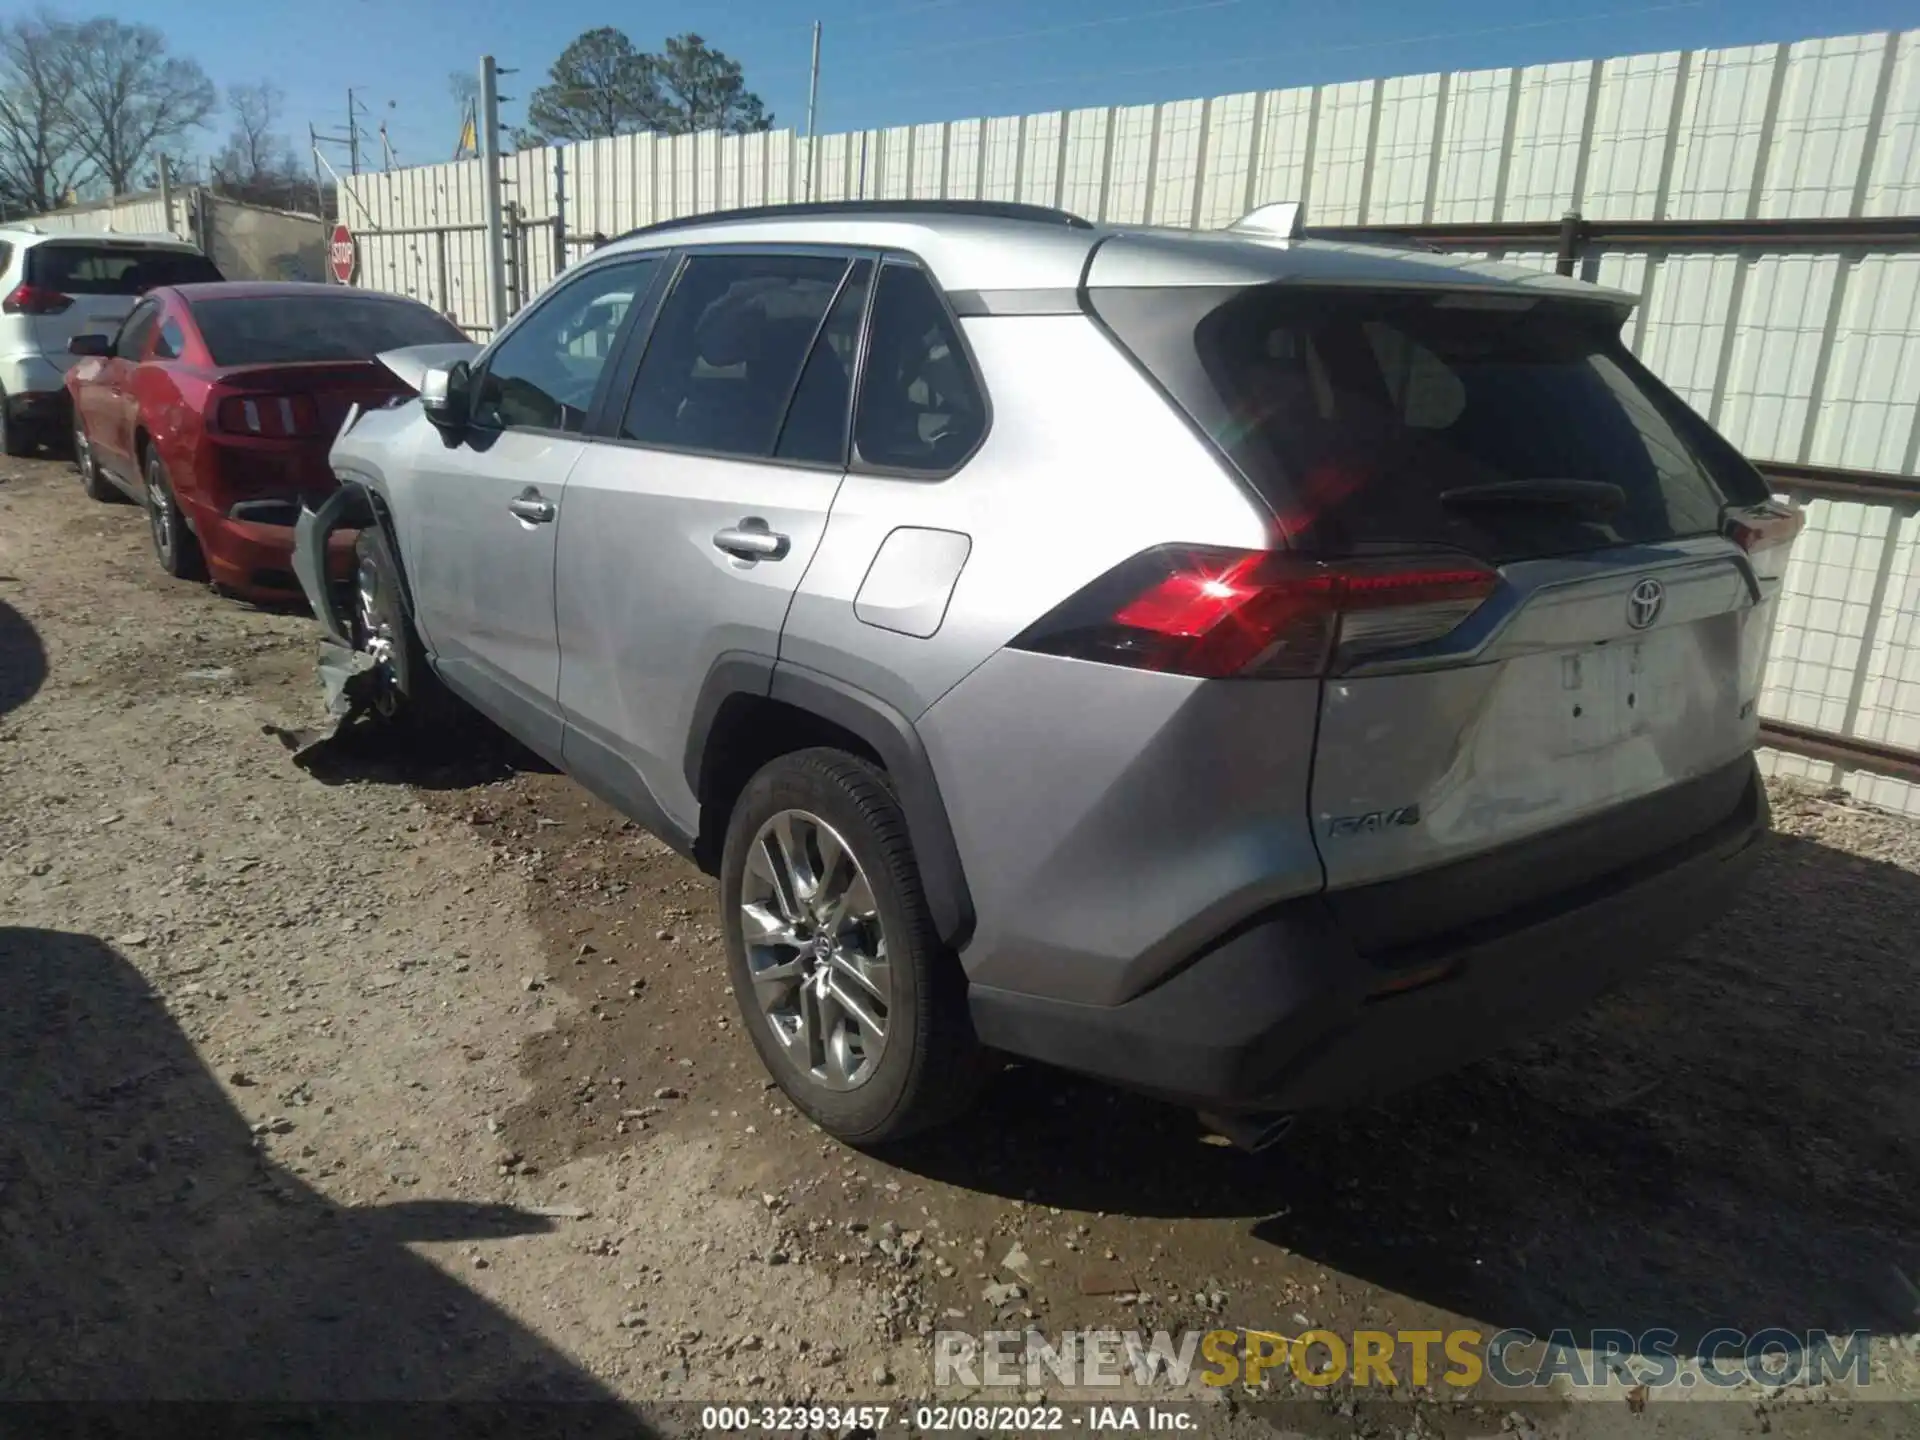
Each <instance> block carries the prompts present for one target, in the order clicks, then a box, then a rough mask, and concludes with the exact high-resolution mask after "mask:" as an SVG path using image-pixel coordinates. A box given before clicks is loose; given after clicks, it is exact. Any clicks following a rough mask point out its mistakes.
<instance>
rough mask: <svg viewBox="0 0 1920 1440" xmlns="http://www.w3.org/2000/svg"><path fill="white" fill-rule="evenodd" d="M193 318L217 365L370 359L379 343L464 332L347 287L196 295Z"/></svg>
mask: <svg viewBox="0 0 1920 1440" xmlns="http://www.w3.org/2000/svg"><path fill="white" fill-rule="evenodd" d="M193 318H194V319H195V320H196V321H198V322H199V325H200V338H201V339H202V340H204V341H206V343H207V352H208V354H209V355H211V356H212V357H213V363H214V364H216V365H287V364H298V363H299V362H301V361H305V360H371V359H372V358H373V357H374V356H376V355H378V354H379V353H380V352H381V351H382V350H404V349H406V348H407V347H408V346H410V345H445V344H447V343H448V342H450V341H455V340H464V339H466V338H467V337H466V334H465V333H464V332H463V331H462V330H461V329H460V328H459V327H458V326H456V325H454V324H453V323H452V322H451V321H449V320H446V319H444V318H442V317H441V316H439V315H436V314H434V313H433V311H431V310H429V309H427V307H426V306H424V305H415V304H413V303H412V302H410V301H405V300H383V299H379V298H376V297H374V296H371V295H365V294H360V293H356V292H353V291H347V290H335V291H333V292H332V293H330V294H315V295H271V296H269V295H259V296H254V297H251V298H246V297H235V298H233V299H231V300H196V301H194V302H193Z"/></svg>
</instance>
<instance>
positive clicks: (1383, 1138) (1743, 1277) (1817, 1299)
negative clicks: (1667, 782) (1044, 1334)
mask: <svg viewBox="0 0 1920 1440" xmlns="http://www.w3.org/2000/svg"><path fill="white" fill-rule="evenodd" d="M1916 934H1920V877H1916V876H1915V875H1913V874H1912V873H1910V872H1908V871H1906V870H1904V869H1901V868H1899V867H1896V866H1892V865H1887V864H1881V863H1878V862H1874V861H1870V860H1863V859H1860V858H1858V857H1856V856H1852V855H1848V854H1844V853H1841V852H1838V851H1834V850H1831V849H1828V848H1826V847H1823V846H1820V845H1815V844H1811V843H1809V842H1806V841H1803V840H1799V839H1796V838H1792V837H1788V836H1776V837H1774V838H1773V839H1772V840H1771V841H1770V843H1769V850H1768V853H1767V854H1766V856H1765V857H1764V860H1763V862H1762V865H1761V867H1760V872H1759V874H1758V875H1757V876H1756V878H1755V880H1754V883H1753V884H1752V886H1751V888H1750V889H1749V891H1748V892H1747V898H1746V899H1745V900H1744V902H1743V904H1742V906H1741V908H1740V909H1739V910H1738V911H1737V912H1736V913H1735V914H1733V915H1732V916H1730V917H1729V918H1728V919H1727V920H1726V921H1724V922H1722V923H1721V924H1720V925H1719V926H1718V927H1716V929H1715V930H1714V931H1713V932H1711V933H1710V934H1709V935H1708V936H1707V937H1705V938H1703V939H1702V940H1701V941H1700V942H1698V943H1697V944H1696V945H1694V946H1693V947H1691V949H1690V951H1689V952H1688V955H1687V956H1685V957H1682V958H1678V959H1675V960H1673V961H1670V962H1667V963H1666V964H1664V965H1662V966H1661V967H1659V968H1657V969H1656V970H1654V971H1653V972H1651V973H1650V974H1649V975H1647V976H1646V977H1645V979H1644V980H1643V981H1641V982H1640V983H1638V984H1636V985H1634V986H1632V987H1631V988H1630V989H1629V990H1627V991H1625V992H1622V993H1621V994H1618V995H1616V996H1614V997H1612V998H1611V999H1610V1000H1609V1001H1608V1002H1606V1003H1605V1004H1604V1005H1603V1006H1602V1007H1601V1008H1600V1009H1599V1010H1598V1011H1596V1012H1595V1013H1594V1014H1593V1015H1592V1016H1590V1017H1589V1018H1587V1019H1586V1020H1584V1021H1582V1022H1580V1023H1578V1024H1576V1025H1575V1026H1573V1027H1572V1028H1570V1029H1567V1030H1565V1031H1563V1032H1560V1033H1557V1034H1554V1035H1552V1036H1550V1037H1547V1038H1543V1039H1540V1040H1537V1041H1535V1042H1533V1043H1532V1044H1530V1045H1527V1046H1523V1047H1522V1048H1521V1049H1520V1050H1519V1051H1517V1052H1515V1053H1514V1054H1512V1055H1510V1056H1507V1057H1503V1058H1501V1059H1499V1060H1497V1061H1493V1062H1488V1063H1484V1064H1481V1065H1478V1066H1475V1067H1473V1068H1472V1069H1470V1070H1467V1071H1465V1072H1462V1073H1461V1074H1459V1075H1456V1076H1453V1077H1450V1078H1447V1079H1443V1080H1440V1081H1437V1082H1434V1083H1431V1084H1429V1085H1426V1086H1424V1087H1422V1088H1420V1089H1417V1090H1415V1091H1413V1092H1410V1093H1408V1094H1407V1095H1405V1096H1403V1097H1401V1098H1399V1099H1398V1100H1396V1101H1394V1102H1392V1103H1390V1104H1387V1105H1385V1106H1382V1107H1379V1108H1375V1109H1371V1110H1364V1111H1355V1112H1350V1113H1343V1114H1328V1115H1321V1116H1311V1117H1308V1118H1307V1119H1305V1120H1304V1121H1303V1122H1302V1124H1301V1126H1300V1128H1299V1129H1298V1130H1297V1131H1296V1132H1295V1135H1294V1137H1293V1138H1292V1139H1290V1140H1289V1141H1288V1142H1287V1143H1286V1144H1285V1145H1283V1146H1282V1147H1281V1148H1279V1149H1277V1150H1274V1151H1269V1152H1267V1153H1266V1154H1264V1155H1261V1156H1246V1155H1242V1154H1239V1153H1237V1152H1232V1151H1225V1150H1219V1149H1214V1148H1212V1147H1208V1146H1202V1145H1199V1144H1197V1143H1196V1139H1197V1130H1196V1125H1195V1122H1194V1120H1193V1118H1192V1117H1191V1116H1189V1115H1187V1114H1185V1113H1184V1112H1181V1111H1177V1110H1173V1109H1171V1108H1168V1107H1165V1106H1161V1105H1157V1104H1154V1103H1151V1102H1148V1101H1144V1100H1138V1099H1135V1098H1132V1097H1128V1096H1122V1095H1118V1094H1114V1093H1112V1092H1109V1091H1106V1090H1104V1089H1102V1088H1100V1087H1097V1086H1093V1085H1089V1084H1084V1083H1082V1082H1079V1081H1077V1080H1074V1079H1071V1078H1068V1077H1064V1076H1059V1075H1054V1074H1051V1073H1048V1072H1045V1071H1042V1070H1037V1069H1020V1070H1015V1071H1012V1072H1010V1073H1009V1074H1008V1075H1007V1076H1005V1077H1004V1078H1003V1080H1002V1081H1001V1082H1000V1084H999V1085H998V1086H997V1087H996V1089H995V1092H994V1093H993V1094H991V1095H989V1096H988V1097H987V1101H986V1105H985V1107H984V1109H983V1113H982V1114H981V1116H980V1117H979V1118H978V1119H977V1120H976V1121H974V1122H973V1123H966V1122H963V1123H962V1124H960V1125H958V1126H955V1127H953V1128H951V1129H949V1130H946V1131H942V1132H940V1133H939V1134H938V1135H936V1136H932V1137H929V1138H928V1139H926V1140H925V1141H923V1142H920V1143H919V1144H917V1145H916V1146H913V1147H911V1148H908V1149H906V1150H903V1151H902V1152H900V1153H897V1154H890V1155H889V1157H888V1158H889V1159H890V1160H893V1161H895V1162H897V1163H899V1164H901V1165H902V1166H904V1167H905V1168H907V1169H910V1170H914V1171H917V1172H919V1173H922V1174H926V1175H929V1176H934V1177H937V1178H939V1179H941V1180H943V1181H947V1182H950V1183H952V1184H955V1185H960V1186H964V1187H967V1188H970V1189H978V1190H986V1191H989V1192H992V1193H997V1194H1002V1195H1006V1196H1009V1197H1021V1198H1025V1199H1027V1200H1029V1201H1035V1202H1038V1203H1041V1204H1047V1205H1058V1206H1061V1207H1070V1208H1075V1209H1083V1210H1092V1211H1106V1212H1108V1213H1113V1214H1120V1215H1132V1216H1166V1217H1180V1216H1216V1217H1236V1218H1251V1219H1253V1220H1254V1221H1255V1223H1254V1225H1253V1226H1252V1235H1253V1236H1254V1237H1256V1239H1257V1240H1260V1241H1264V1242H1267V1243H1268V1244H1271V1245H1275V1246H1286V1247H1288V1248H1290V1249H1291V1250H1293V1251H1294V1252H1296V1253H1298V1254H1299V1255H1301V1256H1303V1257H1305V1258H1307V1259H1309V1260H1311V1261H1315V1262H1318V1263H1321V1264H1324V1265H1327V1266H1331V1267H1334V1268H1336V1269H1338V1270H1340V1271H1343V1272H1345V1273H1347V1274H1349V1275H1352V1276H1355V1277H1357V1278H1359V1279H1362V1280H1366V1281H1369V1282H1372V1283H1373V1284H1375V1285H1378V1286H1380V1287H1383V1288H1384V1289H1386V1290H1388V1291H1397V1292H1401V1293H1404V1294H1407V1295H1409V1296H1410V1297H1412V1298H1414V1299H1416V1300H1420V1301H1424V1302H1427V1303H1429V1304H1433V1305H1437V1306H1440V1307H1443V1308H1445V1309H1447V1310H1450V1311H1453V1312H1456V1313H1458V1314H1461V1315H1464V1316H1466V1317H1468V1318H1470V1319H1472V1320H1474V1321H1476V1322H1478V1323H1481V1324H1483V1325H1485V1326H1486V1327H1487V1328H1488V1329H1490V1330H1491V1329H1498V1328H1501V1327H1504V1326H1523V1327H1526V1328H1528V1329H1530V1330H1533V1331H1534V1332H1536V1333H1538V1334H1547V1333H1549V1332H1551V1331H1552V1330H1554V1329H1556V1328H1561V1327H1571V1328H1574V1329H1576V1330H1586V1329H1590V1328H1595V1327H1615V1328H1619V1329H1625V1330H1628V1331H1630V1332H1632V1333H1634V1334H1636V1335H1638V1334H1641V1333H1643V1332H1644V1331H1646V1330H1648V1329H1650V1328H1654V1327H1666V1328H1671V1329H1673V1330H1675V1331H1677V1332H1679V1334H1680V1336H1681V1343H1682V1344H1683V1345H1686V1344H1693V1343H1696V1342H1697V1341H1698V1339H1699V1337H1700V1336H1701V1335H1702V1334H1703V1333H1704V1332H1705V1331H1707V1330H1709V1329H1711V1328H1713V1327H1715V1326H1718V1325H1730V1326H1734V1327H1737V1328H1740V1329H1744V1330H1747V1331H1749V1332H1751V1331H1755V1330H1759V1329H1761V1328H1764V1327H1767V1326H1784V1327H1786V1328H1788V1329H1790V1330H1795V1331H1803V1330H1806V1329H1809V1328H1816V1327H1817V1328H1824V1329H1827V1330H1829V1331H1836V1332H1837V1331H1847V1330H1852V1329H1854V1328H1856V1327H1857V1328H1863V1329H1870V1330H1894V1331H1898V1332H1900V1333H1906V1332H1910V1331H1913V1330H1915V1329H1920V1317H1916V1316H1915V1315H1914V1314H1913V1313H1912V1304H1913V1301H1912V1299H1911V1296H1910V1293H1909V1292H1908V1291H1907V1290H1906V1288H1905V1287H1904V1286H1903V1285H1902V1283H1901V1282H1900V1280H1899V1278H1898V1276H1897V1275H1896V1274H1895V1273H1894V1272H1895V1270H1896V1268H1897V1269H1899V1270H1903V1271H1904V1272H1905V1273H1906V1274H1907V1275H1914V1274H1916V1273H1920V1269H1917V1266H1920V1191H1916V1189H1915V1187H1914V1186H1913V1184H1912V1177H1913V1176H1914V1175H1915V1174H1916V1173H1920V1143H1917V1139H1916V1137H1917V1136H1920V1066H1916V1063H1915V1058H1914V1057H1915V1056H1916V1055H1917V1054H1920V987H1916V986H1915V984H1914V983H1913V967H1912V960H1911V957H1912V954H1913V946H1914V942H1913V938H1912V937H1913V936H1914V935H1916ZM1541 963H1542V964H1551V963H1553V957H1552V956H1549V955H1543V956H1542V957H1541ZM1249 1253H1257V1250H1255V1251H1249Z"/></svg>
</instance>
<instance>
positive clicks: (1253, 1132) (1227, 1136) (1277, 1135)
mask: <svg viewBox="0 0 1920 1440" xmlns="http://www.w3.org/2000/svg"><path fill="white" fill-rule="evenodd" d="M1198 1113H1199V1116H1200V1123H1201V1124H1202V1125H1204V1126H1206V1127H1207V1129H1209V1130H1211V1131H1212V1132H1213V1133H1214V1134H1215V1135H1218V1136H1220V1137H1221V1138H1222V1139H1224V1140H1226V1141H1227V1142H1228V1143H1229V1144H1230V1145H1232V1146H1233V1148H1234V1149H1236V1150H1243V1151H1245V1152H1246V1153H1247V1154H1249V1155H1258V1154H1259V1153H1260V1152H1261V1151H1262V1150H1270V1149H1272V1148H1273V1147H1274V1146H1275V1145H1278V1144H1279V1143H1280V1142H1281V1141H1282V1140H1284V1139H1286V1138H1287V1132H1288V1131H1290V1130H1292V1129H1293V1116H1291V1115H1216V1114H1212V1113H1211V1112H1209V1111H1205V1110H1202V1111H1200V1112H1198Z"/></svg>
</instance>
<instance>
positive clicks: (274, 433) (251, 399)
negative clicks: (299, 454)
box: [209, 394, 320, 440]
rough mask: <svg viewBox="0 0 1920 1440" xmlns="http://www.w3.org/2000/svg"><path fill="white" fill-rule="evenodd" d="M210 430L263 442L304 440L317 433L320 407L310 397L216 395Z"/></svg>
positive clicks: (212, 406) (211, 410)
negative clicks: (257, 439)
mask: <svg viewBox="0 0 1920 1440" xmlns="http://www.w3.org/2000/svg"><path fill="white" fill-rule="evenodd" d="M209 413H210V417H211V419H212V421H213V428H214V429H215V430H217V431H219V432H220V433H222V434H226V435H246V436H255V437H258V438H260V439H264V440H305V439H310V438H312V437H314V436H316V435H318V434H319V433H320V407H319V406H317V405H316V404H314V401H313V397H312V396H311V395H298V394H294V395H234V394H224V395H222V394H216V396H215V397H214V401H213V403H212V405H211V406H210V412H209Z"/></svg>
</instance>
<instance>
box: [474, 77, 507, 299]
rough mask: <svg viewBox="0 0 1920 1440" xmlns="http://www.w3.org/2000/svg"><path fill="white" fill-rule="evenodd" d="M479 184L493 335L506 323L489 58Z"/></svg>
mask: <svg viewBox="0 0 1920 1440" xmlns="http://www.w3.org/2000/svg"><path fill="white" fill-rule="evenodd" d="M478 139H479V141H480V177H481V178H480V185H481V189H482V190H483V191H484V195H483V198H482V203H483V204H484V205H485V206H486V221H487V233H486V250H487V289H488V292H489V294H490V296H491V298H492V301H493V315H492V320H493V333H494V334H496V335H498V334H499V333H500V330H501V327H502V326H504V325H505V324H506V323H507V268H506V267H507V247H506V235H505V233H504V232H503V230H502V228H501V215H500V78H499V69H498V67H497V66H496V65H495V64H494V63H493V56H491V55H482V56H481V57H480V134H479V136H478Z"/></svg>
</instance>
